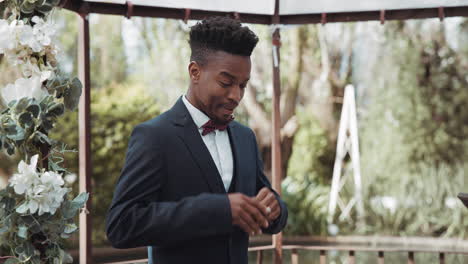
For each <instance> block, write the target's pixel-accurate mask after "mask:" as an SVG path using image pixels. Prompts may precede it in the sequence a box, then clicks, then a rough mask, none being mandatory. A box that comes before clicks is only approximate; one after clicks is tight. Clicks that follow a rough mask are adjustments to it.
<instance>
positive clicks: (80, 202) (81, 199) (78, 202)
mask: <svg viewBox="0 0 468 264" xmlns="http://www.w3.org/2000/svg"><path fill="white" fill-rule="evenodd" d="M88 198H89V193H86V192H82V193H80V194H79V195H78V196H76V197H75V199H73V201H72V204H73V206H74V207H75V208H76V207H77V206H78V207H79V208H81V207H83V206H84V205H85V203H86V201H88Z"/></svg>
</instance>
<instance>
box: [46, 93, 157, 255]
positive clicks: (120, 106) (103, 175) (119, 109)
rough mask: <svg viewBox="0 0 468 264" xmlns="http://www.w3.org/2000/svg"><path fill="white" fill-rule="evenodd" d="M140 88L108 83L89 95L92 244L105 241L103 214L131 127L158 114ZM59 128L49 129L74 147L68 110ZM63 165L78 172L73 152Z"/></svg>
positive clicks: (74, 134)
mask: <svg viewBox="0 0 468 264" xmlns="http://www.w3.org/2000/svg"><path fill="white" fill-rule="evenodd" d="M142 94H144V89H143V88H142V87H138V86H135V85H116V84H114V85H111V86H109V87H106V88H105V89H102V90H99V91H95V92H93V93H92V97H91V159H92V188H93V190H92V206H91V211H92V213H93V244H94V245H95V246H100V245H101V246H102V245H105V244H106V241H107V239H106V236H105V216H106V214H107V210H108V208H109V206H110V202H111V200H112V195H113V193H112V190H114V188H115V184H116V182H117V179H118V177H119V176H120V171H121V169H122V167H123V164H124V159H125V154H126V150H127V144H128V139H129V137H130V134H131V131H132V130H133V127H134V126H135V125H136V124H138V123H141V122H144V121H146V120H149V119H151V118H153V117H155V116H157V115H158V114H159V113H160V110H159V108H158V106H157V104H156V103H155V102H154V100H151V99H148V98H145V97H144V96H142ZM59 126H60V130H56V131H54V132H52V134H51V136H53V137H54V138H61V139H62V141H64V142H65V143H66V144H67V145H69V146H70V147H71V148H77V146H78V121H77V115H76V113H73V112H70V113H68V114H66V115H65V116H64V118H63V119H61V120H60V121H59ZM66 157H67V158H66V160H67V161H71V162H72V163H68V164H67V167H68V168H69V169H70V170H71V171H78V170H79V169H78V157H77V154H76V153H68V154H66Z"/></svg>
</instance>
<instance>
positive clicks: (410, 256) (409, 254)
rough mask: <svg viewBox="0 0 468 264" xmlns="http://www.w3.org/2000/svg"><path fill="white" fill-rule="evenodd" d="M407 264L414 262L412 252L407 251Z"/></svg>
mask: <svg viewBox="0 0 468 264" xmlns="http://www.w3.org/2000/svg"><path fill="white" fill-rule="evenodd" d="M408 264H414V252H413V251H410V252H408Z"/></svg>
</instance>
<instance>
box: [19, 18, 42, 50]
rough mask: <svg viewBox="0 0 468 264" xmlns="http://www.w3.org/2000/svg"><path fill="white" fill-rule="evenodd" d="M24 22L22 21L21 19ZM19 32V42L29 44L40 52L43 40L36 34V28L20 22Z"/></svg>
mask: <svg viewBox="0 0 468 264" xmlns="http://www.w3.org/2000/svg"><path fill="white" fill-rule="evenodd" d="M20 22H22V21H20ZM16 29H17V34H18V38H19V43H20V44H21V45H24V46H29V47H30V48H31V49H32V50H33V51H34V52H40V51H41V50H42V49H43V46H42V45H41V42H40V41H39V40H38V39H37V37H36V35H35V34H34V29H33V27H31V26H30V25H24V24H23V23H20V24H18V26H17V28H16Z"/></svg>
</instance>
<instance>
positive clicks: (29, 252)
mask: <svg viewBox="0 0 468 264" xmlns="http://www.w3.org/2000/svg"><path fill="white" fill-rule="evenodd" d="M23 248H24V254H25V255H26V256H28V257H31V256H33V255H34V246H33V244H31V242H29V241H24V242H23Z"/></svg>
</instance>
